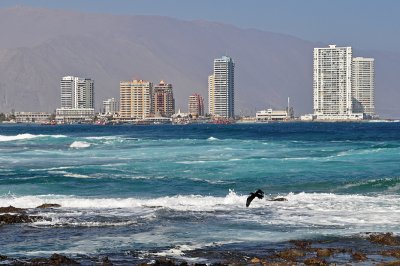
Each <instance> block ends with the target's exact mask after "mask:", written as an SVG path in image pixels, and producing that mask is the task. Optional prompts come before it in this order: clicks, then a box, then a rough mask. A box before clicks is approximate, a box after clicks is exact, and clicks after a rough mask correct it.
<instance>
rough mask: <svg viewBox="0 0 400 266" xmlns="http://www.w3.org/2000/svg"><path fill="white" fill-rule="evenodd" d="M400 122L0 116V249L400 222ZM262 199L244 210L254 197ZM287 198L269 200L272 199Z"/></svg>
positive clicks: (93, 249)
mask: <svg viewBox="0 0 400 266" xmlns="http://www.w3.org/2000/svg"><path fill="white" fill-rule="evenodd" d="M399 161H400V123H276V124H236V125H189V126H128V125H124V126H95V125H70V126H30V125H1V126H0V206H8V205H13V206H16V207H23V208H33V207H36V206H38V205H40V204H42V203H59V204H61V205H62V208H59V209H52V210H31V211H30V212H31V213H33V214H35V215H41V216H43V217H45V218H46V219H45V220H42V221H38V222H36V223H33V224H29V225H8V226H4V225H3V226H0V231H1V234H2V240H1V241H0V250H1V252H2V254H6V255H10V256H25V257H30V256H40V255H47V254H52V253H54V252H60V253H66V254H72V255H96V254H122V255H121V256H123V254H127V252H128V253H129V252H133V251H138V252H139V251H140V252H142V253H146V252H147V253H151V252H153V253H159V254H172V255H174V256H184V251H185V250H191V249H198V248H204V247H210V246H214V245H225V244H232V243H234V244H236V243H239V244H240V245H243V246H246V245H251V244H254V243H258V242H268V243H278V242H283V241H287V240H290V239H304V238H321V237H329V236H344V237H347V236H354V235H355V234H359V233H362V232H371V231H373V232H375V231H382V232H387V231H391V232H395V233H399V232H400V207H399V204H398V202H399V199H400V175H399V170H400V163H399ZM258 188H260V189H262V190H264V192H265V194H266V198H265V199H263V200H258V199H256V200H254V201H253V203H252V204H251V206H250V208H246V207H245V202H246V198H247V195H248V193H250V192H252V191H255V190H256V189H258ZM278 196H279V197H285V198H287V199H288V201H285V202H272V201H269V199H271V198H273V197H278Z"/></svg>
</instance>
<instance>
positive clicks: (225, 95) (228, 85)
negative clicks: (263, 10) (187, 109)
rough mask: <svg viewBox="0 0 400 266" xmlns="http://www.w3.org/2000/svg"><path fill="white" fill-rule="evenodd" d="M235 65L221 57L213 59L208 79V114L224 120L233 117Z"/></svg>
mask: <svg viewBox="0 0 400 266" xmlns="http://www.w3.org/2000/svg"><path fill="white" fill-rule="evenodd" d="M234 69H235V63H234V62H233V60H232V58H230V57H227V56H223V57H221V58H216V59H214V74H213V75H211V76H209V78H208V87H209V88H208V97H209V100H208V104H209V106H208V109H209V112H210V114H212V115H218V116H221V117H225V118H234V116H235V90H234V87H235V83H234Z"/></svg>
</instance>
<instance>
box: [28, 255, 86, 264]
mask: <svg viewBox="0 0 400 266" xmlns="http://www.w3.org/2000/svg"><path fill="white" fill-rule="evenodd" d="M26 265H52V266H59V265H79V262H77V261H75V260H73V259H70V258H68V257H66V256H63V255H60V254H57V253H54V254H53V255H51V257H50V258H49V259H46V258H35V259H32V260H30V262H29V264H26Z"/></svg>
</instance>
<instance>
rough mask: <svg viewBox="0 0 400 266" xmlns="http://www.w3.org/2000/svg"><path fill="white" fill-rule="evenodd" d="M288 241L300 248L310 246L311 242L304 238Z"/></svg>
mask: <svg viewBox="0 0 400 266" xmlns="http://www.w3.org/2000/svg"><path fill="white" fill-rule="evenodd" d="M290 243H292V244H294V245H295V246H296V247H299V248H302V249H308V248H310V247H311V242H310V241H304V240H291V241H290Z"/></svg>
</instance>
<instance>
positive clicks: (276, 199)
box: [270, 198, 287, 201]
mask: <svg viewBox="0 0 400 266" xmlns="http://www.w3.org/2000/svg"><path fill="white" fill-rule="evenodd" d="M270 201H287V199H286V198H274V199H271V200H270Z"/></svg>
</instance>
